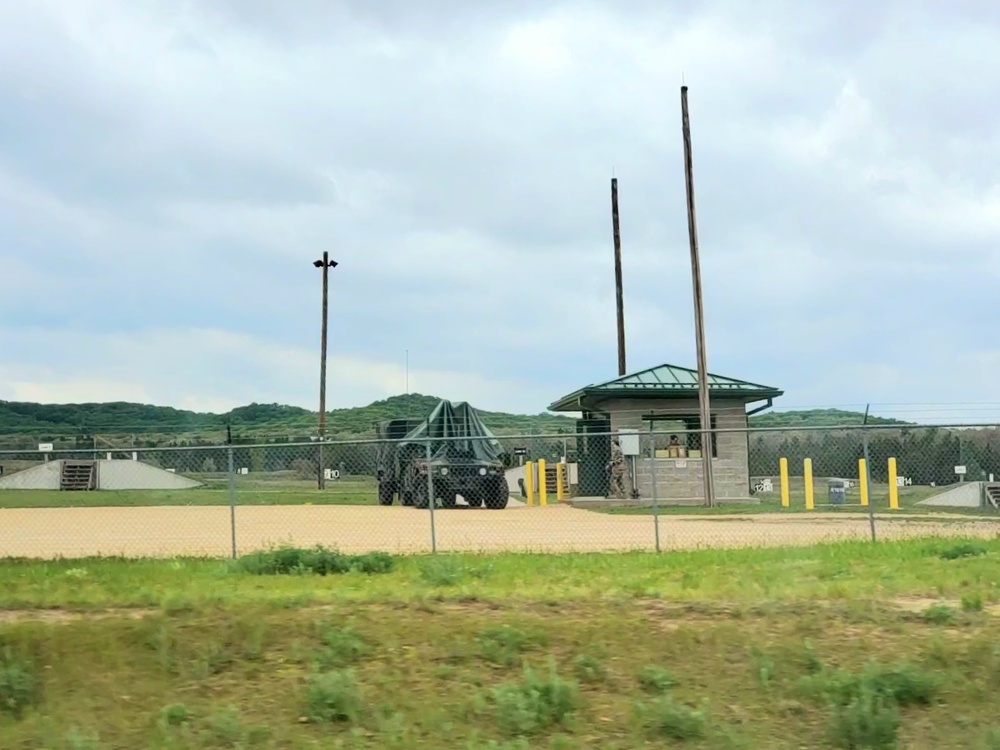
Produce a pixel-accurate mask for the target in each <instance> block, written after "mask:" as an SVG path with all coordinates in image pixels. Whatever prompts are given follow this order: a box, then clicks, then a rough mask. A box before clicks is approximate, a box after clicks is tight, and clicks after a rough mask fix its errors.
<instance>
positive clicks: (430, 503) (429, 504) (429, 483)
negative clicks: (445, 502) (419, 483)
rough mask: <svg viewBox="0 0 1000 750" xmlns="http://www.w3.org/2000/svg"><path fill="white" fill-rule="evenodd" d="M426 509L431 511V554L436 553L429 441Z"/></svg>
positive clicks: (429, 442) (428, 444)
mask: <svg viewBox="0 0 1000 750" xmlns="http://www.w3.org/2000/svg"><path fill="white" fill-rule="evenodd" d="M427 507H428V508H430V511H431V554H434V553H436V552H437V529H436V528H435V526H434V472H432V471H431V441H430V440H428V441H427Z"/></svg>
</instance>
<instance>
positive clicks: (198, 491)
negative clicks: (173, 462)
mask: <svg viewBox="0 0 1000 750" xmlns="http://www.w3.org/2000/svg"><path fill="white" fill-rule="evenodd" d="M189 476H190V477H191V478H192V479H196V480H198V481H201V482H204V483H205V486H204V487H195V488H193V489H189V490H107V491H102V492H60V491H58V490H0V508H68V507H76V508H93V507H141V506H162V505H229V485H228V481H227V480H226V478H225V476H224V475H223V476H219V475H198V474H192V475H189ZM377 495H378V487H377V485H376V483H375V480H374V479H371V478H368V477H357V478H355V477H350V478H346V479H341V480H338V481H336V482H333V481H331V482H328V483H327V487H326V489H325V490H319V489H317V488H316V483H315V482H313V481H304V480H296V479H281V480H280V481H279V480H273V479H272V480H267V479H253V480H251V479H248V478H247V476H240V477H237V479H236V502H237V504H239V505H376V504H377V502H378V500H377Z"/></svg>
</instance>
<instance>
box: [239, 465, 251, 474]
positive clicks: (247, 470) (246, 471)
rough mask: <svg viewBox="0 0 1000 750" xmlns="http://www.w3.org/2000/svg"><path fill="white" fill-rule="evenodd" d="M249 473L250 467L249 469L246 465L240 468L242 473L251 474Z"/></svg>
mask: <svg viewBox="0 0 1000 750" xmlns="http://www.w3.org/2000/svg"><path fill="white" fill-rule="evenodd" d="M249 473H250V469H248V468H247V467H246V466H244V467H243V468H241V469H240V474H249Z"/></svg>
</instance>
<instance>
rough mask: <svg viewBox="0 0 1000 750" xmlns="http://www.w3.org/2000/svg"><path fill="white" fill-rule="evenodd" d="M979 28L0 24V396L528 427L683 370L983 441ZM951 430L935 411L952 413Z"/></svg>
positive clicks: (356, 5)
mask: <svg viewBox="0 0 1000 750" xmlns="http://www.w3.org/2000/svg"><path fill="white" fill-rule="evenodd" d="M998 29H1000V9H998V8H997V6H996V4H995V3H994V2H991V0H982V2H973V1H966V2H961V1H959V2H952V3H941V2H930V1H929V0H924V1H920V0H911V1H909V2H903V1H899V2H897V1H894V0H880V2H878V3H870V2H862V1H861V0H851V1H849V2H840V3H819V2H809V3H807V2H797V1H793V0H761V1H760V2H754V3H747V2H743V0H731V1H730V0H718V1H713V0H708V1H706V2H697V3H696V2H690V1H687V0H684V1H681V2H670V3H666V2H662V1H660V2H654V1H653V0H617V1H613V0H607V1H606V2H601V1H600V0H593V1H589V2H588V1H586V0H576V1H570V2H561V3H560V2H554V1H549V0H531V1H530V2H529V1H528V0H484V1H483V2H477V3H467V2H459V0H423V2H404V0H295V2H284V1H283V0H127V1H126V0H32V2H16V1H15V0H2V1H0V279H2V282H3V283H2V285H0V398H2V399H9V400H37V401H46V402H72V401H84V400H135V401H143V402H152V403H158V404H169V405H174V406H179V407H185V408H194V409H199V410H224V409H228V408H230V407H232V406H234V405H238V404H242V403H248V402H251V401H257V402H274V401H277V402H285V403H293V404H299V405H306V406H311V405H312V404H313V403H314V402H315V395H314V394H315V392H316V390H317V384H318V359H319V356H318V353H319V312H320V305H319V303H320V274H319V271H318V270H317V269H315V268H313V266H312V265H311V264H312V261H313V260H314V259H316V258H317V257H318V255H319V254H320V253H321V252H322V251H323V250H329V251H330V252H331V253H332V255H333V257H334V258H335V259H336V260H338V261H339V262H340V266H339V267H338V268H337V269H336V270H335V271H334V272H333V273H332V276H331V282H332V300H331V309H330V315H331V341H330V355H331V359H330V379H329V394H330V395H329V401H330V404H331V406H350V405H359V404H363V403H367V402H369V401H372V400H374V399H377V398H383V397H385V396H388V395H392V394H394V393H400V392H402V391H403V390H404V389H405V367H404V363H405V357H406V355H405V352H406V351H407V350H409V359H410V387H411V389H412V390H416V391H420V392H424V393H433V394H435V395H441V396H445V397H450V398H455V399H460V398H462V399H470V400H472V401H473V402H474V403H476V404H478V405H482V406H483V407H486V408H492V409H505V410H512V411H528V412H538V411H541V410H542V409H543V408H544V407H545V406H546V405H547V404H548V403H550V402H551V401H552V400H554V399H555V398H557V397H559V396H561V395H563V394H564V393H566V392H569V391H572V390H574V389H575V388H577V387H579V386H581V385H584V384H586V383H590V382H595V381H601V380H605V379H608V378H611V377H614V375H615V373H616V366H617V365H616V343H615V321H614V288H613V282H614V277H613V266H612V258H613V256H612V245H611V220H610V206H609V202H610V178H611V175H612V171H613V172H614V174H615V175H617V177H618V179H619V187H620V195H621V214H622V235H623V251H624V258H625V269H624V271H625V293H626V327H627V332H628V345H629V349H628V357H629V366H630V369H641V368H644V367H648V366H652V365H656V364H659V363H662V362H672V363H676V364H680V365H687V366H693V365H694V363H695V356H694V334H693V330H692V320H693V312H692V310H693V308H692V302H691V277H690V268H689V263H688V250H687V225H686V219H685V208H684V181H683V172H682V141H681V130H680V93H679V89H680V85H681V82H682V76H683V80H684V81H686V83H687V84H688V85H689V86H690V92H689V95H690V101H691V117H692V125H693V130H694V138H693V140H694V163H695V170H696V189H697V201H698V219H699V234H700V240H701V247H702V253H703V268H704V291H705V299H706V303H705V304H706V315H707V334H708V356H709V367H710V369H711V370H712V371H713V372H717V373H719V374H723V375H730V376H734V377H740V378H745V379H748V380H753V381H757V382H763V383H766V384H769V385H775V386H778V387H781V388H784V389H785V391H786V395H785V396H784V397H783V399H782V402H783V406H785V407H793V406H823V405H836V406H852V405H856V404H859V403H860V404H863V403H864V402H868V401H870V402H874V403H876V404H881V405H882V407H881V409H880V410H881V411H882V412H883V413H894V414H903V413H906V414H908V415H910V416H914V415H915V416H917V417H918V418H919V417H927V418H930V419H940V418H943V417H944V416H948V417H957V416H963V417H968V416H969V415H972V417H984V418H986V417H990V418H997V419H1000V404H998V403H997V402H1000V396H998V395H997V391H996V382H997V380H996V374H995V373H997V372H1000V344H998V343H997V342H998V340H1000V334H998V330H1000V329H998V322H1000V296H998V290H1000V188H998V183H997V179H998V178H997V175H998V174H1000V170H998V167H1000V131H998V127H1000V126H998V123H1000V117H998V114H1000V111H998V107H1000V105H998V103H997V91H998V90H1000V31H998ZM957 403H961V404H964V406H962V405H955V404H957Z"/></svg>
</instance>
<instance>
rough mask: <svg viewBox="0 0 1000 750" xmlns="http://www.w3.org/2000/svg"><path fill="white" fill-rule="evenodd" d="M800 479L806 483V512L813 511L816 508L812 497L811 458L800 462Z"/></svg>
mask: <svg viewBox="0 0 1000 750" xmlns="http://www.w3.org/2000/svg"><path fill="white" fill-rule="evenodd" d="M802 477H803V479H804V480H805V483H806V510H813V509H814V508H815V507H816V499H815V498H814V497H813V460H812V459H811V458H806V459H804V460H803V461H802Z"/></svg>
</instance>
